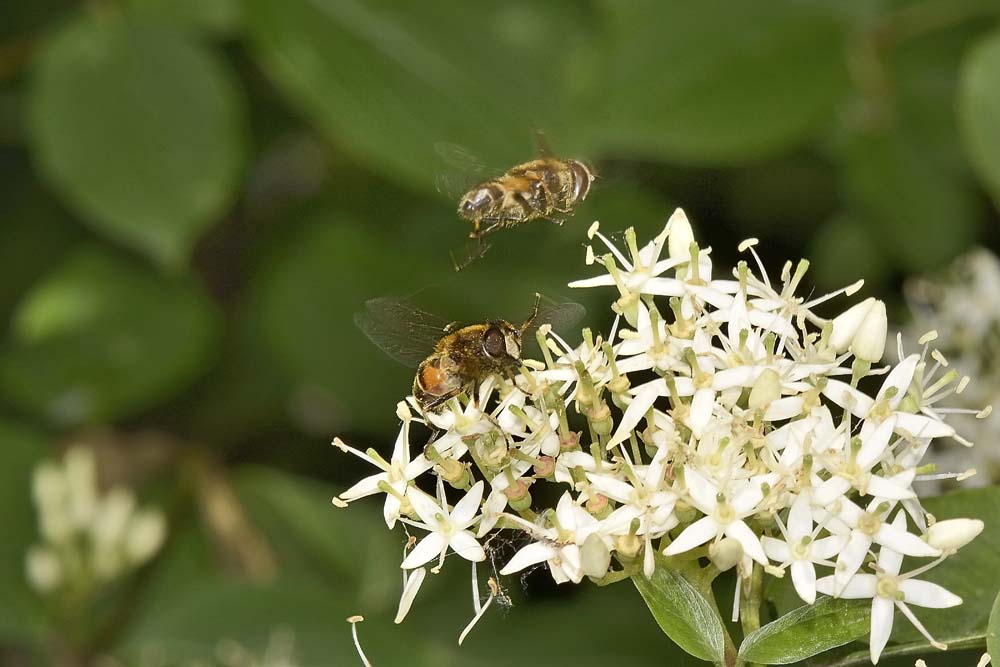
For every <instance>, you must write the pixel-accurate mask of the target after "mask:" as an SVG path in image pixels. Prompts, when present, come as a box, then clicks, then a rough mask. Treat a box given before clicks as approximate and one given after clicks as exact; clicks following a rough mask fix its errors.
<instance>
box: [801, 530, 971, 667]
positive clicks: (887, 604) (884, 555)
mask: <svg viewBox="0 0 1000 667" xmlns="http://www.w3.org/2000/svg"><path fill="white" fill-rule="evenodd" d="M892 526H893V528H895V529H896V530H900V531H905V530H906V515H905V514H904V513H903V512H898V513H897V514H896V518H895V520H894V521H893V523H892ZM902 563H903V554H901V553H899V552H898V551H896V550H895V549H892V548H890V547H886V546H883V547H882V549H881V551H879V556H878V567H877V568H876V574H857V575H855V576H854V578H852V579H851V581H850V583H849V584H848V585H847V587H846V588H844V589H843V590H841V591H840V592H839V597H843V598H872V629H871V638H870V640H869V643H870V649H871V658H872V664H877V663H878V659H879V656H880V655H882V649H884V648H885V645H886V643H887V642H888V641H889V633H890V632H891V631H892V617H893V610H894V609H896V608H898V609H899V610H900V611H901V612H902V613H903V615H904V616H906V618H907V619H909V621H910V622H911V623H913V625H914V627H916V628H917V630H919V631H920V633H921V634H922V635H923V636H924V637H926V638H927V641H929V642H930V643H931V644H932V645H933V646H935V647H937V648H940V649H942V650H944V649H946V648H947V647H946V646H945V645H943V644H941V643H939V642H937V641H936V640H935V639H934V638H933V637H932V636H931V635H930V633H928V632H927V630H926V628H924V626H923V625H922V624H921V623H920V621H918V620H917V618H916V616H914V615H913V612H912V611H910V608H909V607H908V606H907V603H909V604H915V605H917V606H919V607H931V608H934V609H943V608H946V607H954V606H955V605H959V604H962V598H960V597H958V596H957V595H955V594H953V593H950V592H949V591H947V590H945V589H944V588H942V587H941V586H939V585H937V584H934V583H931V582H929V581H920V580H918V579H913V578H912V577H914V576H916V575H917V574H919V573H921V572H924V571H925V570H926V569H927V568H920V569H919V570H914V571H913V572H909V573H907V574H903V575H900V574H899V568H900V565H902ZM816 588H817V590H819V591H820V592H821V593H827V594H830V595H832V594H834V592H835V591H836V584H835V581H834V577H832V576H828V577H823V578H822V579H820V580H819V581H817V582H816Z"/></svg>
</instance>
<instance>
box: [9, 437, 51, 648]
mask: <svg viewBox="0 0 1000 667" xmlns="http://www.w3.org/2000/svg"><path fill="white" fill-rule="evenodd" d="M44 445H45V438H44V437H43V436H42V434H40V433H37V432H35V431H32V430H30V429H27V428H24V427H21V426H18V425H15V424H12V423H10V422H0V507H3V508H4V513H5V515H4V538H3V539H2V540H0V644H2V643H4V642H5V641H24V640H33V639H37V638H38V637H39V636H40V634H41V633H40V628H41V625H42V623H43V620H44V616H43V614H42V609H41V604H40V599H39V598H38V596H37V595H36V594H35V592H34V591H32V590H31V589H30V588H29V587H28V584H27V580H26V579H25V571H24V559H25V556H26V554H27V551H28V547H29V546H30V545H31V544H32V543H34V542H35V540H36V539H37V529H36V527H35V508H34V506H33V504H32V502H31V471H32V470H33V469H34V467H35V464H37V463H38V461H39V460H41V458H42V457H43V456H44V455H45V447H44Z"/></svg>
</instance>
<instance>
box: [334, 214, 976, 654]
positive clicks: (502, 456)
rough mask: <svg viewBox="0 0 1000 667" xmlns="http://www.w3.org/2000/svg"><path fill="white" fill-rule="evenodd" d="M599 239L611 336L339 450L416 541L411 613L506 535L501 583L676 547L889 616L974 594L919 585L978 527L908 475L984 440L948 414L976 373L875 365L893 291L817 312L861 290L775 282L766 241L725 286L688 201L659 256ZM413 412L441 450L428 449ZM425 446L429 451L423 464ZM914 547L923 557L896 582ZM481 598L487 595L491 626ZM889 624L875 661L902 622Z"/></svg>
mask: <svg viewBox="0 0 1000 667" xmlns="http://www.w3.org/2000/svg"><path fill="white" fill-rule="evenodd" d="M589 236H590V238H591V240H592V241H594V240H596V241H600V242H601V243H602V244H603V245H604V246H605V248H606V251H600V252H596V251H595V250H594V248H593V247H588V249H587V263H588V264H590V265H593V266H595V267H598V268H602V269H603V270H604V271H603V273H601V274H600V275H597V276H594V277H592V278H587V279H584V280H578V281H575V282H572V283H570V287H572V288H603V289H607V290H608V293H609V295H610V296H612V301H613V302H612V306H611V308H612V310H613V312H614V314H615V323H614V326H613V327H612V328H611V330H610V332H609V333H608V334H607V335H606V336H602V335H598V334H597V333H595V332H593V331H591V330H589V329H588V330H584V331H583V334H582V342H580V343H575V344H568V343H567V342H565V341H564V340H563V339H562V338H560V337H559V336H557V335H556V334H554V333H552V332H551V331H547V330H545V329H544V328H543V330H542V332H541V333H540V334H539V342H540V344H541V346H542V348H543V349H542V355H541V359H539V360H538V361H539V362H540V363H535V362H532V363H526V364H525V365H524V366H523V367H522V370H521V373H520V374H519V375H518V376H517V377H515V378H513V379H504V378H496V377H493V378H489V379H487V380H486V381H485V382H483V383H482V384H481V385H480V386H479V387H478V388H477V391H476V392H475V395H473V396H468V397H461V398H460V399H455V400H453V401H451V403H450V404H448V405H447V407H446V408H445V409H443V410H440V411H437V412H426V413H425V412H422V411H421V409H420V406H419V405H418V403H417V402H416V401H414V400H413V399H412V398H409V399H407V401H406V402H404V403H401V404H400V405H399V408H398V409H397V415H398V416H399V417H400V418H401V420H402V427H401V429H400V432H399V436H398V438H397V440H396V445H395V448H394V451H393V453H392V455H391V457H390V458H389V460H386V459H385V458H383V457H382V456H381V455H380V454H378V452H375V451H374V450H372V449H368V450H367V451H360V450H358V449H356V448H354V447H351V446H349V445H347V444H346V443H344V442H343V441H341V440H340V439H337V440H335V441H334V444H336V445H337V446H338V447H339V448H340V449H342V450H343V451H345V452H350V453H353V454H355V455H357V456H359V457H361V458H363V459H365V460H366V461H368V462H369V463H371V464H372V465H373V466H375V467H376V468H377V469H378V470H377V472H376V473H375V474H373V475H372V476H370V477H367V478H365V479H363V480H361V481H359V482H358V483H357V484H356V485H354V486H353V487H352V488H350V489H348V490H347V491H345V492H344V493H342V494H341V495H340V496H338V497H337V498H336V499H334V502H335V503H336V504H338V505H344V504H346V503H348V502H351V501H354V500H357V499H359V498H362V497H365V496H369V495H374V494H381V495H382V496H383V497H384V506H383V512H384V516H385V522H386V524H387V526H388V527H389V528H392V527H393V526H395V524H396V523H397V522H398V521H401V522H403V523H405V524H407V525H408V526H409V527H411V528H413V529H416V534H417V536H418V537H419V540H418V541H416V543H415V545H414V546H412V548H409V549H407V550H406V552H405V553H404V558H403V561H402V564H401V565H402V569H403V570H404V576H403V595H402V599H401V602H400V613H399V616H398V619H397V620H401V619H402V617H403V616H405V614H406V611H407V610H408V609H409V608H410V605H411V603H412V602H413V599H414V596H415V595H416V593H417V591H418V590H419V588H420V585H421V583H422V582H423V580H424V578H425V575H426V568H427V566H428V564H432V565H433V568H432V570H431V571H432V572H436V571H438V570H439V569H440V568H441V567H442V566H443V564H444V562H445V557H446V556H447V555H449V554H456V555H457V556H459V557H460V558H464V559H466V560H468V561H471V562H472V563H473V567H475V563H476V562H478V561H482V560H484V559H485V558H486V551H485V548H489V547H488V545H489V543H490V542H489V537H490V535H491V534H492V533H493V532H494V531H497V530H502V529H505V530H509V531H516V532H519V533H521V534H522V537H521V538H519V539H517V541H518V542H519V543H520V544H522V545H523V546H521V548H520V549H519V550H517V551H516V553H514V554H513V555H512V556H511V557H510V558H509V560H507V561H506V562H505V563H504V564H503V567H502V569H501V570H500V574H501V575H510V574H513V573H516V572H519V571H521V570H524V569H525V568H529V567H532V566H535V565H538V564H544V565H545V566H547V568H548V570H549V572H550V573H551V576H552V577H553V579H554V580H555V581H556V582H557V583H564V582H574V583H578V582H581V581H582V580H583V579H584V578H589V579H592V580H595V581H598V582H600V583H609V582H612V581H615V580H618V579H622V578H626V577H628V576H646V577H650V576H652V575H653V573H654V572H655V570H656V568H658V567H671V566H672V565H671V563H672V562H675V559H671V558H662V556H668V557H677V558H678V559H686V560H687V561H688V562H690V561H691V560H692V559H694V558H698V557H703V558H707V559H708V560H709V561H710V562H711V563H712V565H711V566H710V567H715V568H717V570H719V571H721V570H729V569H733V568H735V569H736V571H737V573H738V577H739V580H740V581H748V580H749V578H750V577H751V576H752V575H753V574H754V573H755V572H757V573H760V572H764V573H766V574H767V575H769V576H785V575H786V574H788V575H789V577H790V579H791V580H792V583H793V584H794V588H795V591H796V592H797V593H798V595H799V596H800V597H801V598H802V600H803V601H804V602H805V603H807V604H811V603H813V602H814V601H815V600H816V597H817V593H827V594H830V595H833V596H840V597H868V598H871V599H872V600H873V603H872V604H873V605H874V606H880V605H883V604H888V605H889V608H890V610H891V609H892V608H893V605H895V606H896V607H899V606H900V605H902V606H905V605H906V604H908V603H909V604H914V605H921V606H936V607H947V606H951V605H954V604H958V603H960V602H961V600H959V599H958V598H957V597H955V596H954V595H952V594H951V593H949V592H947V591H945V590H944V589H943V588H941V587H939V586H937V585H936V584H932V583H929V582H924V581H918V580H917V579H914V578H913V577H915V576H916V575H918V574H920V573H922V572H924V571H926V570H927V569H928V568H929V567H931V566H932V565H934V564H936V563H938V562H940V561H941V560H943V559H944V558H947V557H950V556H952V555H953V554H954V553H955V552H956V551H957V550H958V549H959V548H960V547H961V546H963V545H964V544H966V543H967V542H968V541H969V540H971V539H972V538H973V537H974V536H975V535H976V534H977V533H978V532H979V531H980V530H981V529H982V523H981V522H979V521H973V520H957V521H941V522H937V523H935V522H934V519H933V517H929V516H928V515H927V514H926V513H925V511H924V510H923V508H922V506H921V504H920V502H919V500H918V498H917V494H916V493H915V491H914V487H913V485H914V483H915V482H917V481H919V479H920V478H919V477H918V469H919V470H920V472H921V473H923V472H924V470H923V469H922V468H921V465H922V463H921V462H922V459H923V458H924V454H925V452H926V450H927V448H928V447H929V446H930V444H931V443H932V441H935V440H951V441H953V442H949V443H948V446H961V445H971V443H969V442H968V441H965V440H963V439H962V438H960V437H959V436H957V435H956V434H955V431H954V429H953V428H952V427H951V426H950V425H948V424H947V423H945V421H944V419H943V418H942V414H941V413H940V412H939V411H937V409H936V407H937V406H934V407H932V402H935V401H936V400H937V399H938V398H940V397H941V396H942V395H944V394H943V393H942V392H947V391H951V390H954V388H955V387H956V385H957V384H958V383H960V382H964V380H960V379H959V378H958V377H955V376H953V375H947V374H942V372H941V366H940V364H937V363H935V362H934V360H933V359H932V358H931V357H930V355H929V351H928V348H926V347H925V348H924V349H923V350H922V351H919V352H916V353H910V354H907V353H905V352H904V351H903V349H902V346H901V344H900V345H898V346H897V350H896V351H895V352H896V354H895V355H894V356H896V357H897V360H896V361H895V362H894V363H891V364H888V365H885V366H878V364H879V363H880V362H882V359H883V356H884V352H885V347H886V333H887V321H886V308H885V304H884V303H882V302H881V301H878V300H875V299H867V300H865V301H862V302H861V303H858V304H857V305H854V306H850V307H847V308H846V310H844V311H843V312H842V313H841V314H839V315H836V314H835V313H834V315H835V316H833V317H824V316H822V315H820V314H818V313H817V312H816V311H815V309H816V307H817V306H820V305H821V304H823V303H824V302H827V301H829V300H831V299H834V298H838V297H842V296H845V295H846V296H850V295H852V294H854V293H855V292H857V290H858V289H860V287H861V285H862V284H861V282H858V283H855V284H853V285H851V286H849V287H847V288H845V289H843V290H840V291H837V292H834V293H832V294H827V295H824V296H820V297H817V298H812V299H807V298H804V297H801V296H796V294H797V292H799V291H804V292H806V293H809V291H810V290H809V288H808V287H805V288H804V289H803V286H802V283H803V279H804V277H805V275H806V273H807V270H808V266H809V264H808V262H807V261H805V260H802V261H800V262H798V263H797V264H792V263H787V264H786V265H785V266H784V268H783V269H782V271H781V273H780V278H779V279H778V280H774V279H773V278H771V277H769V276H768V275H767V273H766V272H765V270H764V267H763V264H762V262H761V261H760V259H759V257H758V256H757V254H756V252H755V250H754V245H755V244H756V241H755V240H753V239H751V240H749V241H746V242H744V243H742V244H741V245H740V251H741V252H743V253H746V256H747V261H742V262H740V263H739V264H738V265H737V267H736V268H735V269H734V270H732V271H731V272H729V273H728V274H723V275H721V276H719V275H717V274H718V271H717V270H716V269H715V267H714V266H713V262H712V256H711V251H710V249H708V248H702V247H701V246H699V244H698V242H697V240H696V238H695V235H694V233H693V230H692V228H691V225H690V224H689V223H688V220H687V218H686V216H685V215H684V213H683V211H681V210H678V211H676V212H675V213H674V215H673V216H672V217H671V219H670V221H669V222H668V224H667V226H666V228H665V229H664V230H663V232H662V233H660V234H659V235H658V236H657V237H656V238H655V239H653V240H652V241H651V242H649V243H647V244H645V245H641V246H640V244H639V243H638V241H637V239H636V237H635V234H634V232H633V231H632V230H627V231H626V233H625V237H624V238H625V240H624V248H621V247H618V246H616V245H615V244H614V243H612V242H611V241H609V240H608V239H606V238H605V237H604V236H603V235H602V234H601V233H600V230H599V227H598V226H597V224H596V223H595V225H594V226H592V227H591V230H590V232H589ZM415 422H419V423H423V424H426V425H427V426H429V427H430V428H431V429H432V431H433V432H434V433H435V434H436V435H435V437H434V439H433V440H432V441H431V442H429V443H427V444H426V445H422V443H415V444H413V445H411V434H410V432H411V427H412V424H413V423H415ZM954 441H958V443H960V444H957V445H956V443H955V442H954ZM411 446H414V447H416V448H417V449H418V450H419V449H420V448H421V446H422V447H423V449H422V451H420V452H419V453H417V455H416V456H413V455H411V451H410V450H411ZM421 479H426V480H427V483H425V484H420V485H419V486H418V483H417V482H418V480H421ZM543 486H544V487H546V488H545V489H544V491H545V492H544V493H542V492H541V491H542V488H541V487H543ZM424 489H427V490H429V491H431V493H427V492H425V490H424ZM545 498H557V499H558V500H557V501H556V502H555V504H554V506H545V505H543V504H541V503H540V502H539V501H538V500H537V499H545ZM484 547H485V548H484ZM904 556H905V557H906V558H907V559H917V560H918V561H922V563H921V565H920V566H919V567H918V568H917V569H915V570H910V571H908V572H905V573H902V574H900V564H901V562H902V560H903V557H904ZM866 561H875V562H876V563H877V564H878V566H877V568H876V569H874V570H873V569H872V568H871V567H870V566H868V565H866V564H865V563H866ZM876 573H877V575H876ZM876 576H877V580H876ZM494 583H495V582H492V580H491V590H493V586H494ZM886 591H890V592H891V599H890V598H888V597H883V595H884V594H886V595H887V593H886ZM492 599H493V595H491V596H490V598H489V600H492ZM485 606H488V602H487V604H486V605H480V604H479V600H478V597H477V600H476V608H475V612H476V616H475V618H476V619H478V618H479V616H481V614H482V612H483V611H484V610H485ZM873 608H874V607H873ZM905 613H906V614H907V616H908V617H911V616H912V614H911V613H910V612H909V610H906V611H905ZM873 619H875V620H873V626H872V634H871V647H872V659H873V661H875V660H877V659H878V656H879V654H880V653H881V651H882V648H883V647H884V646H885V643H886V642H887V641H888V637H889V630H890V627H891V619H892V613H891V611H890V612H889V613H888V615H886V614H885V613H882V612H880V613H878V614H877V615H876V614H873ZM886 619H888V624H887V623H886ZM474 620H475V619H474ZM921 631H924V630H923V629H922V628H921ZM928 637H929V635H928Z"/></svg>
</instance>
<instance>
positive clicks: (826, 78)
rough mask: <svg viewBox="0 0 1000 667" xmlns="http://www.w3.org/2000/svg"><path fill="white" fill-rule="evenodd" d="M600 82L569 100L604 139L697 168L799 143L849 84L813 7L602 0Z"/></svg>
mask: <svg viewBox="0 0 1000 667" xmlns="http://www.w3.org/2000/svg"><path fill="white" fill-rule="evenodd" d="M603 6H604V7H605V9H606V14H607V16H608V21H609V23H610V35H609V37H608V39H607V41H606V43H605V50H604V51H603V53H602V60H601V62H599V64H598V66H599V67H602V68H607V74H606V79H607V80H606V81H603V82H602V83H601V85H598V86H595V87H592V88H590V89H589V90H587V93H589V94H590V95H592V98H590V99H588V100H587V102H586V103H583V102H577V103H576V104H574V107H575V108H579V109H583V110H586V113H587V118H588V119H589V123H588V127H589V128H590V132H591V133H592V134H593V135H594V136H595V137H596V139H595V142H596V143H597V144H598V145H599V146H602V147H608V148H612V149H618V150H621V149H626V150H629V151H632V152H635V153H638V154H641V155H647V156H650V157H655V158H662V159H666V160H670V161H672V162H684V163H687V164H695V165H718V164H730V163H734V162H743V161H747V160H751V159H754V158H758V157H760V156H762V155H765V154H771V153H775V152H777V151H781V150H786V149H788V148H790V147H792V146H795V145H796V144H799V143H801V142H802V141H804V140H805V139H807V138H808V136H809V135H810V134H811V133H812V132H813V131H815V130H816V129H817V128H818V127H820V126H821V125H823V124H824V123H826V122H829V121H830V120H832V118H833V116H834V110H835V106H836V104H837V102H838V101H839V100H840V98H841V97H842V96H843V95H844V94H845V92H846V91H847V89H848V77H847V72H846V67H845V63H844V55H843V42H844V33H845V30H844V26H843V25H841V22H840V20H839V19H838V18H837V17H836V16H835V15H834V14H833V13H832V12H831V11H830V10H829V9H827V8H826V7H824V4H823V3H803V2H796V1H795V0H781V1H779V2H767V3H760V2H754V1H753V0H740V1H739V2H732V1H730V0H712V1H710V2H698V3H683V2H660V1H659V0H644V1H641V2H636V1H635V0H607V1H606V2H604V3H603Z"/></svg>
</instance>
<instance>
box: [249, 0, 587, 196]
mask: <svg viewBox="0 0 1000 667" xmlns="http://www.w3.org/2000/svg"><path fill="white" fill-rule="evenodd" d="M583 11H584V7H583V6H582V5H580V4H579V3H573V2H568V1H559V2H544V3H541V2H530V1H528V0H518V1H515V2H503V3H485V4H484V3H454V2H442V1H440V0H433V1H428V2H421V3H400V2H387V1H386V0H372V1H364V0H249V2H248V3H247V8H246V12H247V24H248V26H247V28H248V31H249V33H250V35H251V38H252V41H253V44H254V46H255V48H256V51H257V54H258V57H259V58H260V60H261V62H262V65H263V66H264V67H265V68H266V69H267V71H268V72H270V74H271V75H272V77H273V78H274V79H275V81H276V82H277V83H278V84H279V85H280V86H281V88H282V89H283V90H284V91H285V92H286V93H287V94H288V96H289V97H290V98H291V99H292V100H293V101H294V102H296V103H297V104H298V106H300V107H301V108H302V109H303V110H304V111H305V112H306V113H307V114H308V115H309V116H310V117H311V118H312V119H313V121H314V122H315V123H316V124H317V125H318V126H319V127H320V128H321V129H323V130H324V131H325V132H326V133H327V134H328V135H329V136H330V137H332V138H333V139H334V140H336V141H337V142H338V143H339V144H341V145H343V146H344V147H346V148H347V149H349V150H350V151H352V152H353V153H354V154H355V155H357V156H358V157H359V158H361V159H362V160H363V161H365V162H368V163H372V164H375V165H377V166H378V167H379V168H380V169H382V170H384V171H385V172H386V173H387V174H389V175H391V176H392V177H394V178H396V179H398V180H400V181H401V182H403V183H406V184H408V185H411V186H416V187H419V188H423V189H425V190H428V191H433V189H434V187H435V180H434V179H435V176H436V175H437V174H438V173H440V171H441V169H439V168H438V166H440V167H441V168H443V167H444V163H443V162H442V161H441V158H440V156H439V155H438V154H437V153H436V152H435V149H434V144H435V143H436V142H441V141H447V142H457V143H459V144H464V145H467V146H468V147H470V148H471V149H473V150H474V151H476V152H477V153H479V154H481V155H482V156H483V157H485V158H486V159H487V160H488V162H490V163H495V164H498V165H501V166H502V165H506V164H512V163H516V162H519V161H523V160H524V159H526V158H528V157H530V156H531V155H532V154H533V153H534V151H535V148H534V147H533V146H532V143H531V142H532V129H534V128H538V129H543V130H546V131H551V133H552V134H554V135H557V136H556V137H555V139H556V141H555V143H556V147H557V148H560V149H562V150H569V149H570V148H573V149H576V146H575V145H571V142H572V141H573V139H572V137H573V133H572V132H570V131H567V130H566V129H564V128H565V126H566V124H567V118H568V116H569V114H571V113H572V112H573V110H572V109H571V108H570V107H569V105H568V103H567V97H566V94H565V91H566V90H567V89H568V88H570V87H572V86H574V85H575V82H576V81H577V80H578V78H579V76H578V75H580V76H588V75H587V73H586V72H576V71H574V70H573V68H572V67H571V59H572V57H573V56H574V54H575V53H576V51H577V49H578V48H581V47H582V46H583V45H584V44H586V43H587V42H588V41H589V36H588V34H587V30H586V27H585V24H584V20H585V16H584V15H583ZM559 136H563V137H565V139H566V142H565V143H562V144H561V143H560V141H559V140H558V137H559Z"/></svg>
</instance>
